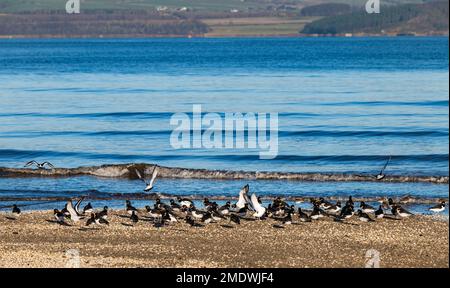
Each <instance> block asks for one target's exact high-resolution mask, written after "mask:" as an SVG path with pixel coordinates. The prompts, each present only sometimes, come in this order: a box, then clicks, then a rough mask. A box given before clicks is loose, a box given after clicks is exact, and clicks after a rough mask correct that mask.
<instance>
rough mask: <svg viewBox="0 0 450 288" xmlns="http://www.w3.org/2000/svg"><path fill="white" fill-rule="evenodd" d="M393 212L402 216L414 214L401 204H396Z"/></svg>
mask: <svg viewBox="0 0 450 288" xmlns="http://www.w3.org/2000/svg"><path fill="white" fill-rule="evenodd" d="M392 214H393V215H394V216H400V217H402V218H407V217H410V216H412V215H414V214H413V213H411V212H409V211H408V210H406V209H405V208H403V207H402V206H400V205H394V206H393V207H392Z"/></svg>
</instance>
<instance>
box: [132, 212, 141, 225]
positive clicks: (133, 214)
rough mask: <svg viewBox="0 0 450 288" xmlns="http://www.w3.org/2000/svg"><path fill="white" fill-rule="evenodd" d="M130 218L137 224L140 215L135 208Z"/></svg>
mask: <svg viewBox="0 0 450 288" xmlns="http://www.w3.org/2000/svg"><path fill="white" fill-rule="evenodd" d="M130 219H131V222H133V224H136V223H137V222H138V221H139V217H138V215H137V212H136V210H133V212H131V216H130Z"/></svg>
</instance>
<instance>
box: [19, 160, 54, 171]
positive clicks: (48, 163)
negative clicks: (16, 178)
mask: <svg viewBox="0 0 450 288" xmlns="http://www.w3.org/2000/svg"><path fill="white" fill-rule="evenodd" d="M32 165H36V167H37V168H38V169H46V168H45V167H49V168H50V169H53V168H55V166H53V165H52V163H50V162H47V161H45V162H43V163H38V162H36V161H34V160H32V161H30V162H28V163H27V164H25V166H24V167H29V166H32Z"/></svg>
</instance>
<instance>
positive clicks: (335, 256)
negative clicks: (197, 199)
mask: <svg viewBox="0 0 450 288" xmlns="http://www.w3.org/2000/svg"><path fill="white" fill-rule="evenodd" d="M123 214H124V212H123V211H116V212H113V213H111V214H110V221H111V224H110V225H109V226H101V227H95V228H91V227H87V228H86V227H84V221H83V222H81V223H78V224H75V225H73V226H70V227H68V226H61V225H58V224H56V223H51V222H48V221H47V220H53V214H52V212H51V211H45V212H32V213H23V214H22V215H21V216H20V218H19V219H17V220H10V219H8V218H7V216H8V215H7V214H5V213H0V267H67V266H73V265H77V264H74V262H73V261H74V259H77V257H76V253H75V254H74V253H73V251H72V252H67V250H70V249H77V250H78V251H79V252H78V253H79V259H80V262H79V263H80V267H364V266H365V263H366V260H367V259H366V258H365V255H366V252H367V250H369V249H376V250H377V251H379V253H380V267H447V268H448V267H449V241H448V232H449V229H448V228H449V224H448V220H442V219H439V218H434V217H430V216H414V217H412V218H409V219H402V220H388V219H383V220H380V221H378V220H377V222H373V223H362V222H359V221H358V220H357V219H352V220H350V221H349V222H348V223H338V222H333V221H332V220H329V219H324V220H319V221H315V222H312V223H299V224H298V225H294V224H293V225H287V226H286V227H285V228H274V227H273V225H274V224H275V223H276V222H275V221H274V220H267V221H242V223H241V225H236V226H235V227H234V228H225V227H223V226H221V225H223V224H226V223H213V224H209V225H207V226H206V227H199V228H192V227H190V226H189V225H188V224H186V223H184V222H183V223H177V224H175V225H171V226H169V227H163V228H155V227H153V226H152V225H151V223H150V222H147V221H140V222H138V223H137V224H136V225H134V226H130V225H131V223H130V220H129V219H128V218H123V217H120V215H123ZM294 220H295V218H294Z"/></svg>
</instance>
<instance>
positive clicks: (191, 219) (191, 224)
mask: <svg viewBox="0 0 450 288" xmlns="http://www.w3.org/2000/svg"><path fill="white" fill-rule="evenodd" d="M186 223H188V224H189V225H190V226H191V227H203V225H201V224H199V223H197V222H195V220H194V219H193V218H192V217H191V216H186Z"/></svg>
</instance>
